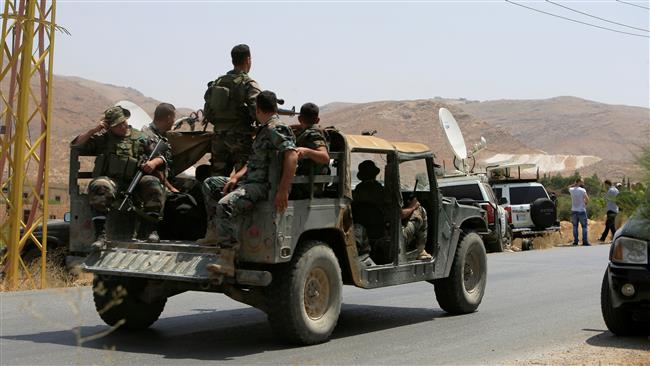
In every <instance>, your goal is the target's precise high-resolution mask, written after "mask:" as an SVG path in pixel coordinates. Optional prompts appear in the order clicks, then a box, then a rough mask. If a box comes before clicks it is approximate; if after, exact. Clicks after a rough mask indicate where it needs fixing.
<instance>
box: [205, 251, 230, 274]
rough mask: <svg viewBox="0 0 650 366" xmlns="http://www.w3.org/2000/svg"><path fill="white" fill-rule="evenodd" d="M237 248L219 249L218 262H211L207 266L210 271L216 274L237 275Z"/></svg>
mask: <svg viewBox="0 0 650 366" xmlns="http://www.w3.org/2000/svg"><path fill="white" fill-rule="evenodd" d="M235 251H236V249H235V248H223V249H221V250H220V251H219V257H217V263H210V264H208V265H207V266H206V269H207V270H208V271H209V272H212V273H213V274H215V275H223V276H226V277H235Z"/></svg>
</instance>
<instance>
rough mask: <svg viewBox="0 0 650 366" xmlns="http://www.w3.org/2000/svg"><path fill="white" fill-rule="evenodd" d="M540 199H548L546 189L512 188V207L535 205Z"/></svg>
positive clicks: (536, 187) (533, 187) (537, 187)
mask: <svg viewBox="0 0 650 366" xmlns="http://www.w3.org/2000/svg"><path fill="white" fill-rule="evenodd" d="M538 198H548V196H547V195H546V191H545V190H544V187H540V186H532V187H510V204H512V205H524V204H527V203H533V202H534V201H535V200H536V199H538Z"/></svg>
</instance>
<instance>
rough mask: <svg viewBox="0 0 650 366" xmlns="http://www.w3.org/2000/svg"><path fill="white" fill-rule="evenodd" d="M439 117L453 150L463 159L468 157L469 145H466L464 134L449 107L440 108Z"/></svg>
mask: <svg viewBox="0 0 650 366" xmlns="http://www.w3.org/2000/svg"><path fill="white" fill-rule="evenodd" d="M438 117H439V119H440V126H441V127H442V130H443V131H444V132H445V137H447V143H448V144H449V147H450V148H451V151H453V152H454V155H455V156H456V157H457V158H458V159H460V160H461V161H462V160H465V159H467V146H465V140H464V139H463V134H462V132H460V127H458V123H456V119H455V118H454V116H453V115H452V114H451V112H449V110H447V108H440V111H438Z"/></svg>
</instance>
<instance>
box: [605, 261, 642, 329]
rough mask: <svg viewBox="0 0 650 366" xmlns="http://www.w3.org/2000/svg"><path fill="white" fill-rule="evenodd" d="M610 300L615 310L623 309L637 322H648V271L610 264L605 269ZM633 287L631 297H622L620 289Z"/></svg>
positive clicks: (636, 267) (638, 267)
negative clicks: (626, 286)
mask: <svg viewBox="0 0 650 366" xmlns="http://www.w3.org/2000/svg"><path fill="white" fill-rule="evenodd" d="M607 273H608V276H607V277H608V279H609V288H610V298H611V299H612V306H613V307H614V308H615V309H619V308H621V309H625V310H626V311H630V312H631V313H632V314H633V317H634V318H635V319H636V320H639V321H650V269H649V268H648V267H647V266H645V267H643V266H621V265H616V264H613V263H610V265H609V266H608V269H607ZM625 284H631V285H633V286H634V289H635V293H634V295H632V296H624V295H623V294H622V293H621V288H622V287H623V285H625Z"/></svg>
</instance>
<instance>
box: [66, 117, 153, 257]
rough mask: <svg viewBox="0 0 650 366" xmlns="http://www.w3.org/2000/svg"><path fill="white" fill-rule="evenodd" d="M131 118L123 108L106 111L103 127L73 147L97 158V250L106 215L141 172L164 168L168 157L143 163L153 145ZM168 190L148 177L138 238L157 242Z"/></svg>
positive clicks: (93, 186)
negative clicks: (129, 118) (132, 125)
mask: <svg viewBox="0 0 650 366" xmlns="http://www.w3.org/2000/svg"><path fill="white" fill-rule="evenodd" d="M127 115H130V113H129V112H128V110H126V109H124V108H122V107H111V108H109V109H107V110H106V111H105V112H104V118H103V119H102V120H101V121H100V123H99V125H97V126H96V127H94V128H92V129H90V130H88V131H87V132H86V133H84V134H81V135H79V136H77V137H76V138H75V139H74V140H73V141H72V143H71V144H72V146H74V147H77V148H78V149H80V150H81V152H82V153H86V154H92V155H97V158H96V159H95V167H94V169H93V178H94V179H93V180H92V181H91V182H90V184H89V186H88V201H89V203H90V208H91V213H92V221H93V225H94V229H95V239H96V240H95V242H94V243H93V244H92V245H93V247H95V248H100V247H101V246H102V245H103V243H104V240H105V238H106V231H105V227H104V226H105V223H106V214H107V213H108V211H109V210H110V209H111V205H112V203H113V202H114V200H115V198H116V195H117V193H118V192H119V191H123V190H125V189H126V187H128V185H129V183H130V181H131V179H132V178H133V176H134V175H135V173H136V172H137V170H138V169H142V170H143V171H145V172H146V171H149V172H152V171H154V170H156V169H157V168H158V167H159V166H161V165H164V164H165V161H164V158H162V157H160V156H158V157H155V158H153V159H151V160H149V161H146V162H144V163H143V164H140V163H139V159H140V158H141V157H142V156H147V152H148V151H150V150H149V146H150V143H149V141H148V139H147V137H146V136H145V135H144V134H143V133H142V132H140V131H136V130H132V129H131V127H130V126H129V125H128V124H127V118H128V116H127ZM164 192H165V190H164V188H163V186H162V184H161V183H160V180H159V179H158V178H156V177H154V176H152V175H145V176H144V177H142V180H140V183H139V184H138V187H137V190H136V199H137V201H138V206H139V207H138V209H137V210H136V211H138V214H139V215H138V221H139V222H138V224H139V225H138V226H139V228H138V237H140V238H147V239H148V240H150V241H157V240H158V234H157V233H156V226H157V225H158V220H159V219H160V217H161V214H162V209H163V205H164V203H165V202H164V201H165V194H164Z"/></svg>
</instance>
